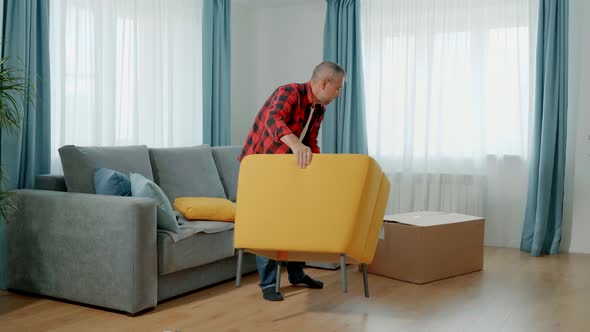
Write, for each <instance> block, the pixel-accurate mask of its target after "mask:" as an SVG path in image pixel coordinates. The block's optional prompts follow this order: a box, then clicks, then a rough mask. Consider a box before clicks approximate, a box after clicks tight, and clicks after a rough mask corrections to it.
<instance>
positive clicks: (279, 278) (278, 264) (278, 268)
mask: <svg viewBox="0 0 590 332" xmlns="http://www.w3.org/2000/svg"><path fill="white" fill-rule="evenodd" d="M275 285H276V286H275V291H276V292H277V293H278V292H279V289H280V288H281V262H280V261H277V282H276V284H275Z"/></svg>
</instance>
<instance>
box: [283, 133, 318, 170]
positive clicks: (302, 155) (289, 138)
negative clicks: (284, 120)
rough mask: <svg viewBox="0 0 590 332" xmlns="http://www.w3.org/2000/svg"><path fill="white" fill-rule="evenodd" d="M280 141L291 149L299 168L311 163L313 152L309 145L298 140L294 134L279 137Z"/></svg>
mask: <svg viewBox="0 0 590 332" xmlns="http://www.w3.org/2000/svg"><path fill="white" fill-rule="evenodd" d="M281 141H282V142H283V143H285V144H287V146H289V148H291V151H293V154H294V155H295V157H296V158H297V165H298V166H299V167H301V168H305V167H307V165H309V164H310V163H311V158H312V157H313V154H312V153H311V149H310V148H309V146H307V145H305V144H303V143H301V142H299V138H297V136H295V135H294V134H289V135H285V136H283V137H281Z"/></svg>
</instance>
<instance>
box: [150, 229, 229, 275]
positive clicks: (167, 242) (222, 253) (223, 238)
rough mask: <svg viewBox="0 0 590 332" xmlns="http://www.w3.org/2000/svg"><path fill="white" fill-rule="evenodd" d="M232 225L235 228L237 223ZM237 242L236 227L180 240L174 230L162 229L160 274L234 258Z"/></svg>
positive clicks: (159, 236)
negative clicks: (173, 235) (234, 229)
mask: <svg viewBox="0 0 590 332" xmlns="http://www.w3.org/2000/svg"><path fill="white" fill-rule="evenodd" d="M187 223H191V222H190V221H188V222H187ZM210 224H224V223H220V222H210ZM228 224H229V225H230V226H232V227H233V224H231V223H228ZM221 226H222V225H221ZM180 233H182V230H181V231H180ZM233 243H234V231H233V229H229V230H225V231H222V232H216V233H205V232H199V233H196V234H193V235H191V236H189V237H186V238H184V239H180V240H178V241H175V240H174V238H173V237H172V235H171V234H170V233H168V232H164V231H158V273H159V274H160V275H163V274H168V273H172V272H177V271H181V270H184V269H188V268H192V267H197V266H201V265H204V264H208V263H211V262H215V261H218V260H220V259H223V258H227V257H231V256H233V255H234V245H233Z"/></svg>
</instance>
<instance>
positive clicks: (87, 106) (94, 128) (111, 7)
mask: <svg viewBox="0 0 590 332" xmlns="http://www.w3.org/2000/svg"><path fill="white" fill-rule="evenodd" d="M50 3H51V8H50V40H51V41H50V42H51V50H50V57H51V89H52V91H51V92H52V94H51V98H52V100H51V102H52V103H51V109H52V118H51V121H52V128H51V130H52V142H51V143H52V152H53V155H52V172H60V171H61V164H60V161H59V156H58V154H57V149H58V148H59V147H60V146H63V145H65V144H76V145H86V146H87V145H92V146H103V145H132V144H144V145H147V146H149V147H168V146H185V145H197V144H201V143H202V69H201V57H202V55H201V54H202V52H201V31H202V24H201V21H202V18H201V15H202V0H142V1H135V0H101V1H96V0H52V1H51V2H50Z"/></svg>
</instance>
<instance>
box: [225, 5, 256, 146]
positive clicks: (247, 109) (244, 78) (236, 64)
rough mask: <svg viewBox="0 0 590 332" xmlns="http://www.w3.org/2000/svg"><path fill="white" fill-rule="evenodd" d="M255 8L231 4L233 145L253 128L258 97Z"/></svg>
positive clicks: (240, 143) (242, 139) (239, 143)
mask: <svg viewBox="0 0 590 332" xmlns="http://www.w3.org/2000/svg"><path fill="white" fill-rule="evenodd" d="M255 15H256V11H255V9H253V8H250V7H249V6H245V5H241V4H239V3H237V2H234V3H232V10H231V43H232V45H231V48H232V60H231V66H232V69H231V70H232V71H231V76H232V80H231V84H232V85H231V110H232V114H231V144H232V145H242V144H244V140H245V139H246V135H247V134H248V130H250V126H251V125H252V121H253V119H254V115H253V114H255V111H256V110H258V109H259V108H260V105H259V103H260V102H259V101H257V100H256V97H255V96H256V82H257V74H256V57H257V55H258V54H257V53H258V52H257V44H258V39H259V38H258V36H257V35H256V19H255V18H256V16H255Z"/></svg>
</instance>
